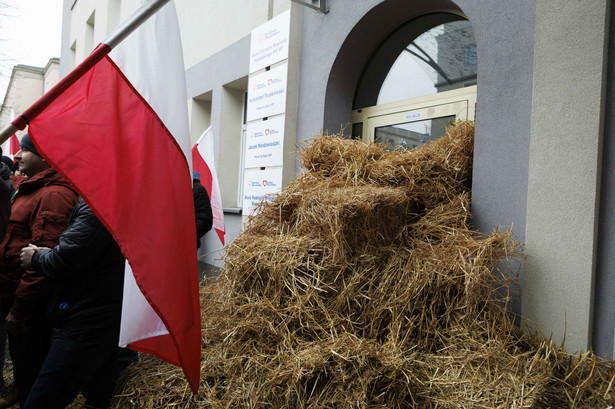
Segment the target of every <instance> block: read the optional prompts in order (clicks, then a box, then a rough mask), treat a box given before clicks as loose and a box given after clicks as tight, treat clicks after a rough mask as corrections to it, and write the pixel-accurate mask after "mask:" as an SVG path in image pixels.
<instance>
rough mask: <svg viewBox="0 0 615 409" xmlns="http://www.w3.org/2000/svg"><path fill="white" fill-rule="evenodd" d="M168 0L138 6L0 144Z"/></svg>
mask: <svg viewBox="0 0 615 409" xmlns="http://www.w3.org/2000/svg"><path fill="white" fill-rule="evenodd" d="M168 2H169V0H150V1H148V2H146V3H145V4H143V5H142V6H141V7H139V8H138V9H137V10H136V11H135V12H134V13H133V14H132V15H131V16H130V17H129V18H128V19H126V21H124V22H123V23H122V24H120V25H119V26H118V27H117V28H116V29H115V30H113V31H112V32H111V34H109V36H108V37H107V38H106V39H105V40H104V41H103V42H102V43H100V44H99V45H98V47H96V48H95V49H94V51H92V53H91V54H90V55H88V56H87V57H86V58H85V59H84V60H83V61H82V62H81V64H79V65H78V66H77V67H75V69H74V70H72V71H71V72H70V73H69V74H68V75H67V76H65V77H64V78H62V79H61V80H60V81H59V82H58V83H57V84H56V85H55V86H54V87H53V88H51V89H50V90H49V91H47V92H46V93H45V94H44V95H43V96H42V97H40V98H39V99H38V100H37V101H36V102H35V103H34V104H32V105H31V106H30V108H28V109H26V110H25V111H24V112H23V113H22V114H21V115H19V116H18V117H17V118H15V119H14V120H13V121H12V122H11V123H10V124H9V125H8V126H6V127H5V128H4V129H2V130H1V131H0V145H1V144H3V143H4V142H6V140H7V139H9V137H10V136H11V135H12V134H14V133H15V132H17V131H18V130H23V129H25V128H26V126H27V125H28V124H29V123H30V121H32V120H33V119H34V118H36V117H37V116H38V114H40V113H41V112H42V111H43V110H44V109H45V108H47V107H48V106H49V104H51V103H52V102H53V101H54V100H55V99H56V98H57V97H58V96H59V95H60V94H62V93H63V92H64V91H66V89H68V88H69V87H70V86H71V85H73V84H74V83H75V82H77V80H78V79H79V78H81V76H82V75H83V74H85V73H86V72H87V71H88V70H89V69H90V68H92V67H93V66H94V65H95V64H96V63H97V62H99V61H100V60H102V59H103V58H104V57H105V56H106V55H107V54H109V53H110V52H111V50H112V49H113V48H114V47H115V46H116V45H118V44H119V43H120V42H122V40H124V39H125V38H126V37H128V36H129V35H130V34H131V33H132V32H133V31H135V30H136V29H137V28H138V27H139V26H140V25H141V24H143V23H144V22H145V21H146V20H147V19H148V18H150V17H151V16H152V15H154V14H155V13H156V12H157V11H158V10H160V9H161V8H162V7H163V6H164V5H165V4H167V3H168Z"/></svg>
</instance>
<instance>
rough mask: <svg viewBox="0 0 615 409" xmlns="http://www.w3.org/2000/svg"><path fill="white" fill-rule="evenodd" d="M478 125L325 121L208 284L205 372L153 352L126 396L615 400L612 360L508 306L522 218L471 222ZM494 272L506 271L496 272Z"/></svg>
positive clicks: (130, 378)
mask: <svg viewBox="0 0 615 409" xmlns="http://www.w3.org/2000/svg"><path fill="white" fill-rule="evenodd" d="M473 134H474V127H473V123H471V122H459V123H457V124H455V125H454V126H452V127H450V128H449V129H448V131H447V134H446V136H445V137H443V138H441V139H438V140H436V141H433V142H430V143H429V144H427V145H425V146H422V147H419V148H416V149H414V150H411V151H407V150H395V151H390V152H389V151H385V150H383V149H382V147H380V146H378V145H375V144H365V143H363V142H358V141H349V140H344V139H340V138H336V137H327V136H319V137H316V138H314V139H312V140H311V141H310V142H309V144H308V145H307V146H305V147H304V148H303V151H302V155H301V163H302V165H303V166H304V167H305V168H306V169H307V171H306V172H305V173H303V174H301V175H299V177H298V178H297V180H295V181H294V182H292V183H290V184H289V186H288V187H287V188H286V189H285V190H284V191H283V192H282V193H280V194H279V195H277V196H276V197H275V198H274V199H273V200H272V201H270V202H267V203H262V204H261V205H260V207H259V209H258V212H257V215H256V216H254V217H252V218H250V220H249V221H248V223H247V225H246V227H245V229H244V231H243V232H242V233H241V234H240V235H239V237H237V238H236V239H235V240H234V241H233V242H232V243H231V244H230V245H229V246H228V247H227V254H226V258H225V267H224V271H223V273H222V275H221V276H220V278H219V280H218V281H217V282H216V283H215V284H213V285H209V286H206V287H204V288H203V294H202V322H203V332H202V345H203V349H202V366H201V368H202V371H201V374H202V382H201V389H200V391H199V395H198V396H196V397H192V398H191V397H190V393H189V391H188V389H187V385H186V382H185V381H184V378H183V376H182V374H181V371H180V370H179V369H177V368H174V367H172V366H170V365H167V364H165V363H162V362H160V361H158V360H156V359H155V358H151V357H148V358H146V359H144V360H142V362H140V363H139V364H137V365H134V366H133V367H131V368H129V370H128V372H127V376H126V378H125V382H124V384H123V385H122V388H121V390H120V392H119V394H118V397H117V398H116V401H115V406H114V407H116V408H130V407H138V408H161V407H172V406H177V407H212V408H276V409H277V408H289V409H291V408H306V409H307V408H370V409H375V408H547V407H553V408H556V407H557V408H560V407H587V408H594V407H606V406H608V405H609V404H613V403H614V402H615V394H614V392H613V387H612V385H613V383H614V381H615V366H614V365H613V363H612V362H611V361H601V360H600V359H598V358H596V357H595V356H593V355H591V354H585V355H583V356H580V357H579V356H573V355H569V354H567V353H565V352H564V351H563V350H562V349H560V348H556V347H554V346H553V345H552V344H551V343H550V342H548V340H545V339H542V338H540V337H538V336H536V335H526V334H524V333H523V332H521V331H520V330H519V329H517V328H516V327H515V326H514V325H513V324H512V321H511V319H510V317H509V316H507V314H506V312H505V304H506V297H503V296H502V294H505V293H506V292H505V289H506V288H508V286H509V285H510V283H507V282H505V280H504V279H496V277H500V278H501V277H510V276H511V272H510V271H507V270H508V269H511V268H515V267H516V266H518V263H519V262H520V261H522V258H523V255H522V254H521V248H520V245H519V243H517V242H516V241H515V240H514V239H513V238H512V237H511V233H510V231H496V232H494V233H493V234H491V235H489V236H483V235H480V234H477V233H476V232H473V231H472V230H471V228H470V225H469V219H470V212H469V209H470V206H469V198H470V194H469V189H470V177H471V170H472V151H473V149H472V148H473ZM494 273H495V274H494Z"/></svg>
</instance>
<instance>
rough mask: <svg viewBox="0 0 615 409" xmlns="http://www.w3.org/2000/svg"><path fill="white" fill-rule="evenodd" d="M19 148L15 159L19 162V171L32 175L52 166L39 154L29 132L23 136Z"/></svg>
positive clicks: (28, 175)
mask: <svg viewBox="0 0 615 409" xmlns="http://www.w3.org/2000/svg"><path fill="white" fill-rule="evenodd" d="M19 148H20V149H19V151H18V152H17V153H16V154H15V160H16V161H17V163H18V164H19V171H20V172H21V173H23V174H24V175H26V176H27V177H32V176H34V175H36V174H37V173H39V172H42V171H44V170H47V169H49V168H50V167H51V166H50V165H49V163H47V162H46V161H45V159H43V158H42V157H41V156H40V155H39V154H38V151H37V150H36V147H35V146H34V143H33V142H32V140H31V139H30V137H29V136H28V134H25V135H24V136H22V137H21V141H20V142H19Z"/></svg>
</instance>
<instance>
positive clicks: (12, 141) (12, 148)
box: [9, 134, 19, 156]
mask: <svg viewBox="0 0 615 409" xmlns="http://www.w3.org/2000/svg"><path fill="white" fill-rule="evenodd" d="M17 152H19V140H18V139H17V135H15V134H13V135H11V136H10V138H9V153H10V154H11V156H14V155H15V154H16V153H17Z"/></svg>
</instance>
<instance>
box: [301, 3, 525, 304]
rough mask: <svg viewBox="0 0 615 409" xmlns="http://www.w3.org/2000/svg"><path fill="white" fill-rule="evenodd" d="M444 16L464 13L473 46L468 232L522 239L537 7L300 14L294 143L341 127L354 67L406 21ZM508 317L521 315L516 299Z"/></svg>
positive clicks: (387, 7)
mask: <svg viewBox="0 0 615 409" xmlns="http://www.w3.org/2000/svg"><path fill="white" fill-rule="evenodd" d="M442 9H447V10H451V11H454V10H459V11H461V12H463V13H464V14H465V15H466V16H467V17H468V18H469V20H470V22H471V23H472V25H473V28H474V35H475V38H476V42H477V54H478V99H477V107H476V109H477V116H476V122H477V124H476V142H475V155H474V158H475V159H474V174H473V196H474V197H473V203H472V206H473V211H474V214H475V219H474V223H475V226H476V228H477V229H479V230H482V231H485V232H491V231H493V229H494V228H495V227H496V226H505V227H507V226H510V225H513V226H514V227H513V231H514V233H515V234H516V236H517V237H518V238H519V240H521V241H523V240H524V236H525V215H526V200H527V177H528V160H529V159H528V153H529V140H530V119H531V102H532V61H533V46H534V16H535V0H518V1H514V2H511V1H509V0H491V1H480V0H457V1H455V2H452V1H448V0H433V1H431V2H424V1H418V0H417V1H414V0H413V1H409V0H386V1H377V0H336V1H335V2H332V3H331V5H330V13H329V14H327V15H323V14H319V13H316V12H311V11H306V12H305V13H304V16H303V45H302V53H301V61H302V63H301V73H302V75H301V82H300V92H299V119H298V129H297V139H298V142H302V141H304V140H305V139H308V138H311V137H313V136H314V135H317V134H318V133H320V132H321V131H329V132H330V133H336V132H339V131H340V129H341V128H342V127H344V126H346V125H347V124H348V122H349V115H350V111H351V108H352V99H353V96H354V91H355V89H356V86H357V83H358V81H359V77H360V75H361V72H362V69H363V67H364V65H365V63H366V62H367V61H368V59H369V57H370V56H371V55H372V53H373V52H374V50H375V48H376V47H377V46H378V44H379V43H380V42H381V41H383V40H384V39H385V38H386V36H387V34H388V33H390V32H391V31H392V30H394V29H395V28H397V27H398V26H399V25H401V24H402V23H404V22H406V21H408V20H409V19H411V18H412V17H415V16H417V15H420V14H421V13H425V12H429V11H441V10H442ZM321 101H324V104H323V103H322V102H321ZM513 310H514V311H516V312H519V311H520V302H519V299H518V298H516V299H515V301H514V303H513Z"/></svg>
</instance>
